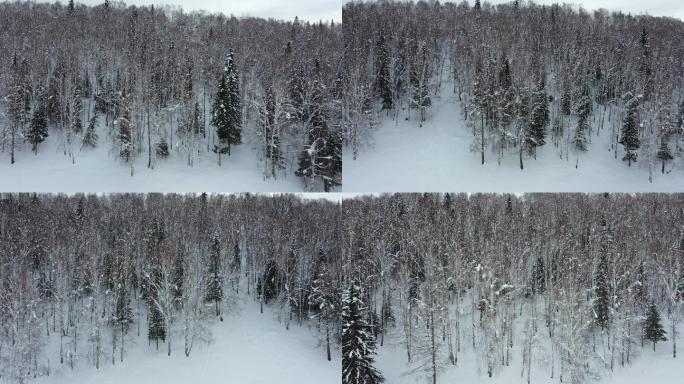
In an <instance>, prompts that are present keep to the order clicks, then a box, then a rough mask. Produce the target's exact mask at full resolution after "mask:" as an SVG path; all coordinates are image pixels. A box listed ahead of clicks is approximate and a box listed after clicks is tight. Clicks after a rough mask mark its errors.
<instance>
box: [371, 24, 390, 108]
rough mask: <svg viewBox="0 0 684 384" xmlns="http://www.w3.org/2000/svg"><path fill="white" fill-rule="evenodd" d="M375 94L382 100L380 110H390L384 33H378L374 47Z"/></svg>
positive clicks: (387, 54) (388, 63)
mask: <svg viewBox="0 0 684 384" xmlns="http://www.w3.org/2000/svg"><path fill="white" fill-rule="evenodd" d="M375 55H376V57H377V59H376V62H375V67H376V69H375V74H376V77H375V92H376V94H377V95H378V96H379V97H380V98H381V99H382V109H387V110H389V109H392V79H391V78H390V57H389V52H388V50H387V42H386V41H385V35H384V33H382V32H381V33H380V37H379V38H378V43H377V47H376V54H375Z"/></svg>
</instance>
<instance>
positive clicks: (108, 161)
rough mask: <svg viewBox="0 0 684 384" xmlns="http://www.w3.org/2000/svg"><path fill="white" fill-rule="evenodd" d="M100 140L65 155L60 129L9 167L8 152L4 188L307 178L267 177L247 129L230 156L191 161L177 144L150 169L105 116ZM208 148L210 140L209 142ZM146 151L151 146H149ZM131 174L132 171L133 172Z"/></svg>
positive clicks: (160, 186) (246, 186) (282, 188)
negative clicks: (117, 144) (121, 142)
mask: <svg viewBox="0 0 684 384" xmlns="http://www.w3.org/2000/svg"><path fill="white" fill-rule="evenodd" d="M100 120H101V121H100V124H99V127H98V128H99V129H98V135H99V143H98V146H97V148H95V149H88V148H84V149H80V147H81V145H80V139H77V140H76V141H77V143H74V144H73V145H72V148H73V149H72V153H73V157H72V156H69V155H68V153H67V154H65V149H64V148H65V145H64V140H63V139H62V138H61V137H58V132H57V131H55V130H51V131H50V136H49V137H48V138H47V140H46V142H45V143H42V144H41V145H40V146H39V149H38V156H35V155H34V154H33V153H32V152H31V148H30V145H27V146H24V147H23V148H22V150H21V151H17V153H16V162H15V163H14V164H13V165H10V160H9V153H8V152H2V160H1V161H0V190H1V191H3V192H51V193H56V192H198V191H202V192H297V191H303V189H304V186H303V184H302V181H301V180H300V179H299V178H298V177H296V176H295V175H294V174H288V175H285V174H284V173H282V172H281V173H280V174H279V175H278V176H279V178H278V179H277V180H274V179H273V178H270V179H266V178H265V177H264V176H263V174H264V172H263V170H262V169H260V165H259V163H258V156H257V150H256V149H255V147H256V144H255V143H254V139H252V138H250V136H251V135H248V133H247V132H246V133H245V138H244V139H245V140H244V141H245V142H244V143H243V144H241V145H238V146H235V147H233V148H232V155H231V156H225V155H224V156H222V160H221V162H222V164H221V166H220V167H219V166H218V159H217V155H215V154H214V153H207V151H206V148H203V150H202V151H201V152H202V153H201V154H199V155H197V154H196V155H195V156H194V164H193V166H192V167H191V166H189V165H188V155H187V152H186V151H184V150H181V148H179V147H178V146H176V145H175V144H174V147H173V148H172V150H171V154H170V155H169V157H168V158H167V159H164V160H162V159H156V158H154V156H153V166H154V169H149V168H147V162H148V157H147V153H146V152H145V153H142V154H140V155H138V156H137V157H135V158H134V160H132V161H131V163H130V164H126V163H125V162H124V161H123V160H122V159H120V158H119V156H118V152H115V151H114V149H113V148H112V147H111V145H110V144H109V143H110V140H109V139H108V138H107V133H106V132H105V127H104V121H103V120H104V119H103V118H100ZM205 146H206V144H205ZM145 150H147V148H145ZM131 173H132V175H131Z"/></svg>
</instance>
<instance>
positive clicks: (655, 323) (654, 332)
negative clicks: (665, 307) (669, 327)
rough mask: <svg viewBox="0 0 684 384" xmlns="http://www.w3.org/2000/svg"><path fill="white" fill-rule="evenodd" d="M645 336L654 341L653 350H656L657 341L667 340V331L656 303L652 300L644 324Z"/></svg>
mask: <svg viewBox="0 0 684 384" xmlns="http://www.w3.org/2000/svg"><path fill="white" fill-rule="evenodd" d="M643 332H644V338H645V339H646V340H649V341H652V342H653V351H654V352H655V347H656V343H657V342H659V341H667V337H665V335H666V334H667V332H666V331H665V329H664V328H663V326H662V324H660V313H658V308H656V305H655V303H653V302H651V305H650V306H649V307H648V313H647V314H646V320H645V321H644V326H643Z"/></svg>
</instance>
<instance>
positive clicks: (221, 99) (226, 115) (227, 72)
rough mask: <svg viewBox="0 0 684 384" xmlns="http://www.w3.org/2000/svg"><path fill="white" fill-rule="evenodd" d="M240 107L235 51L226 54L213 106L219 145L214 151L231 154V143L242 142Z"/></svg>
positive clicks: (213, 123)
mask: <svg viewBox="0 0 684 384" xmlns="http://www.w3.org/2000/svg"><path fill="white" fill-rule="evenodd" d="M241 113H242V112H241V107H240V85H239V79H238V74H237V69H236V68H235V61H234V59H233V51H230V52H229V53H228V55H227V56H226V63H225V65H224V67H223V75H222V76H221V79H220V81H219V86H218V91H217V92H216V98H215V99H214V104H213V106H212V120H211V124H212V125H213V126H214V127H216V135H217V136H218V139H219V145H217V146H215V147H214V152H216V153H218V155H219V165H221V154H223V153H227V154H228V156H230V147H231V145H237V144H240V143H242V128H241V127H242V115H241Z"/></svg>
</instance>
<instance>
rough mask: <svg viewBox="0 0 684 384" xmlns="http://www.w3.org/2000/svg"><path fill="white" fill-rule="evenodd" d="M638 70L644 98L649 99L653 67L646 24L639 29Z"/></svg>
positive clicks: (651, 88) (651, 90) (651, 89)
mask: <svg viewBox="0 0 684 384" xmlns="http://www.w3.org/2000/svg"><path fill="white" fill-rule="evenodd" d="M640 43H641V60H640V71H641V76H642V81H643V87H644V100H650V98H651V94H653V69H652V68H651V42H650V38H649V36H648V32H647V31H646V26H644V27H643V29H642V31H641V39H640Z"/></svg>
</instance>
